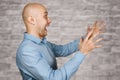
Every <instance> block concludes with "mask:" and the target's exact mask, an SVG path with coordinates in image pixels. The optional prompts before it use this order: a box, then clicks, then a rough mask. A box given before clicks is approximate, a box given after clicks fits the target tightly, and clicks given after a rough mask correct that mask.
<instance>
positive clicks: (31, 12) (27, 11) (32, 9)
mask: <svg viewBox="0 0 120 80" xmlns="http://www.w3.org/2000/svg"><path fill="white" fill-rule="evenodd" d="M42 9H46V8H45V7H44V6H43V5H42V4H40V3H28V4H27V5H26V6H25V7H24V9H23V12H22V17H23V20H24V19H25V18H26V17H29V16H35V15H37V13H36V12H37V10H42Z"/></svg>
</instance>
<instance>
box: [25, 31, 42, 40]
mask: <svg viewBox="0 0 120 80" xmlns="http://www.w3.org/2000/svg"><path fill="white" fill-rule="evenodd" d="M26 32H27V33H28V34H31V35H33V36H35V37H37V38H40V39H43V37H42V36H40V35H39V33H37V32H36V31H33V30H27V31H26Z"/></svg>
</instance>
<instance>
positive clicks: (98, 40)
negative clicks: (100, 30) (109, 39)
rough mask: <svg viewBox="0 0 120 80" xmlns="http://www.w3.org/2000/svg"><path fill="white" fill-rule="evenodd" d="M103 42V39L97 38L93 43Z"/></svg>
mask: <svg viewBox="0 0 120 80" xmlns="http://www.w3.org/2000/svg"><path fill="white" fill-rule="evenodd" d="M102 40H103V38H99V39H97V40H96V41H95V43H98V42H100V41H102Z"/></svg>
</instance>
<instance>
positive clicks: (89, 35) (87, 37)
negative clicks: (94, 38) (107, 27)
mask: <svg viewBox="0 0 120 80" xmlns="http://www.w3.org/2000/svg"><path fill="white" fill-rule="evenodd" d="M92 33H93V29H91V31H90V32H88V34H87V36H86V38H85V41H87V40H88V39H89V38H90V37H91V35H92Z"/></svg>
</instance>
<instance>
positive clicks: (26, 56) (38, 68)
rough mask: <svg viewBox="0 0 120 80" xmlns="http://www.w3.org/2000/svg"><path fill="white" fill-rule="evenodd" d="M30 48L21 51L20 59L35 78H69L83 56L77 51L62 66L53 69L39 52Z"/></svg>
mask: <svg viewBox="0 0 120 80" xmlns="http://www.w3.org/2000/svg"><path fill="white" fill-rule="evenodd" d="M31 50H32V51H23V53H22V55H21V58H20V60H21V63H22V67H23V68H24V69H25V70H27V72H28V73H29V74H30V75H32V77H33V78H35V79H36V80H58V79H59V80H69V79H70V77H71V76H72V75H73V74H74V73H75V72H76V71H77V69H78V68H79V65H80V64H81V62H82V61H83V59H84V58H85V55H84V54H82V53H81V52H79V51H77V52H76V54H75V55H74V57H73V58H71V59H70V60H69V61H68V62H67V63H66V64H65V65H64V66H63V67H61V68H59V69H56V70H54V69H52V68H51V67H50V65H49V64H48V62H47V61H46V60H45V59H44V58H43V57H42V56H41V55H40V53H38V52H35V51H36V50H34V49H31ZM33 52H34V53H33Z"/></svg>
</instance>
